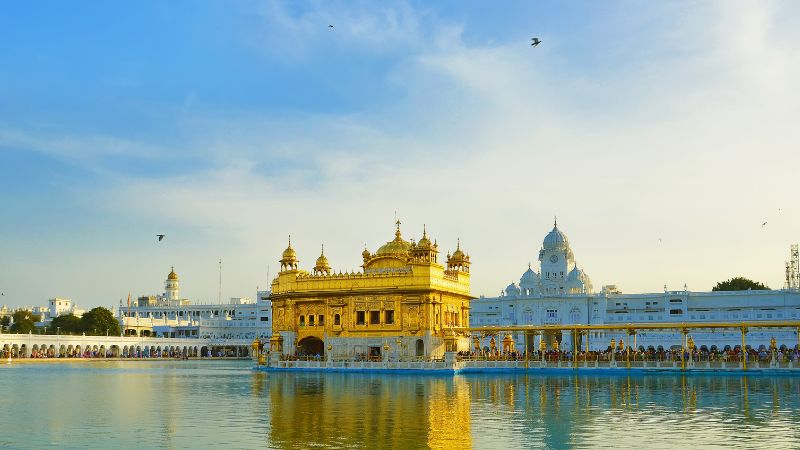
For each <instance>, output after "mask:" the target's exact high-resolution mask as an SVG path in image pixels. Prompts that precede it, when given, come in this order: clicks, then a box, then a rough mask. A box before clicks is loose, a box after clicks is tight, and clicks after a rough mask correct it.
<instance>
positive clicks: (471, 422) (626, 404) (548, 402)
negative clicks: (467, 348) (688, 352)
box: [253, 373, 800, 448]
mask: <svg viewBox="0 0 800 450" xmlns="http://www.w3.org/2000/svg"><path fill="white" fill-rule="evenodd" d="M261 376H262V377H264V378H260V379H259V380H260V381H254V384H253V387H254V390H255V391H254V392H257V393H258V394H259V396H261V395H264V396H268V397H269V401H268V404H269V410H270V411H271V413H269V414H270V415H269V427H268V428H269V431H268V435H269V439H268V440H269V443H270V444H271V445H272V446H275V447H297V448H305V447H310V446H313V445H318V444H322V445H328V446H352V445H357V446H358V447H363V448H382V447H386V446H393V447H398V448H456V447H458V448H470V447H475V448H487V447H491V448H501V447H519V446H520V445H523V444H524V445H525V446H531V447H537V448H538V447H541V448H571V447H593V446H596V445H597V444H598V442H601V441H598V439H600V436H602V435H603V433H606V434H607V435H609V436H613V437H614V439H615V441H614V442H615V443H618V444H619V446H620V447H623V448H625V447H635V446H637V444H640V443H641V442H642V440H643V439H648V436H649V435H650V433H653V430H654V429H662V425H663V426H668V424H685V421H686V420H687V418H691V417H695V416H703V417H710V418H711V420H713V421H714V424H713V426H712V425H709V426H707V427H706V426H704V427H697V429H695V427H688V428H686V427H684V428H682V429H683V430H684V431H683V433H686V434H687V439H690V440H691V439H697V440H699V441H698V442H700V441H702V442H706V443H708V442H713V439H712V436H714V435H715V433H719V432H721V431H723V430H728V431H730V430H729V427H734V428H736V429H739V428H746V429H748V430H756V431H757V430H765V429H769V427H770V426H773V425H774V418H775V417H784V418H787V417H794V416H795V415H796V414H795V413H794V411H793V409H792V408H791V407H787V406H786V405H787V404H788V405H791V404H792V402H793V401H794V400H793V399H792V396H794V395H796V394H797V392H798V390H799V389H800V383H798V382H797V380H795V379H792V378H789V377H787V378H768V377H713V376H709V377H700V376H688V377H681V376H667V377H660V376H659V377H656V376H653V377H641V376H630V377H629V376H568V375H567V376H531V375H498V374H493V375H458V376H455V377H441V378H440V377H424V378H422V377H420V378H418V377H411V376H406V375H400V376H387V375H366V374H349V375H345V374H324V373H281V374H261ZM262 389H263V391H262ZM765 411H769V413H768V414H764V412H765ZM792 420H794V419H792ZM681 426H682V425H681ZM648 430H649V431H648ZM687 430H688V431H687ZM754 432H755V431H754ZM698 433H699V434H698ZM709 439H712V440H711V441H709Z"/></svg>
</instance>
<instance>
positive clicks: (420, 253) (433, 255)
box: [411, 225, 438, 263]
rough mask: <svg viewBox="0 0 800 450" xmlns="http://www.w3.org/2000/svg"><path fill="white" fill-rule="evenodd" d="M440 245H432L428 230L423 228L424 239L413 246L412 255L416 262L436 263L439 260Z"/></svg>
mask: <svg viewBox="0 0 800 450" xmlns="http://www.w3.org/2000/svg"><path fill="white" fill-rule="evenodd" d="M437 247H438V245H436V244H433V243H431V241H430V239H428V230H427V228H426V226H425V225H423V226H422V238H421V239H420V240H419V242H417V245H415V246H413V248H412V250H411V254H412V256H413V258H414V261H415V262H426V263H435V262H436V260H437V253H438V251H437Z"/></svg>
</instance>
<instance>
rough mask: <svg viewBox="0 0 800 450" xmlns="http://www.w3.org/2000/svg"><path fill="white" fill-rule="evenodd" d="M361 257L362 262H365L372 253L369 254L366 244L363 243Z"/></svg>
mask: <svg viewBox="0 0 800 450" xmlns="http://www.w3.org/2000/svg"><path fill="white" fill-rule="evenodd" d="M361 257H362V258H364V263H365V264H366V262H367V261H369V259H370V258H371V257H372V255H370V253H369V250H367V244H364V251H363V252H361Z"/></svg>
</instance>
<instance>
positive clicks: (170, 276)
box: [167, 266, 178, 281]
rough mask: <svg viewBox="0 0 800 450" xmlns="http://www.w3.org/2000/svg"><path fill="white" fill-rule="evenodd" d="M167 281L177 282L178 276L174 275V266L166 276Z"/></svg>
mask: <svg viewBox="0 0 800 450" xmlns="http://www.w3.org/2000/svg"><path fill="white" fill-rule="evenodd" d="M167 279H168V280H175V281H178V274H177V273H175V266H172V270H171V271H170V272H169V275H167Z"/></svg>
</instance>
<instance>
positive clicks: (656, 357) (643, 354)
mask: <svg viewBox="0 0 800 450" xmlns="http://www.w3.org/2000/svg"><path fill="white" fill-rule="evenodd" d="M612 354H613V355H614V359H615V360H616V361H680V360H681V359H682V358H683V359H684V360H688V359H689V358H690V356H691V358H692V359H693V360H694V361H711V362H739V361H741V359H742V356H743V355H746V358H747V361H759V362H769V361H770V360H771V358H772V354H771V351H770V349H769V348H768V347H767V346H765V345H761V346H759V347H758V348H753V347H751V346H749V345H748V346H746V351H745V352H743V351H742V348H741V346H739V345H736V346H729V345H727V346H725V347H724V348H722V349H719V348H718V347H717V346H714V345H712V346H711V347H706V346H705V345H702V346H699V347H695V348H693V349H692V350H691V351H690V350H689V349H688V348H681V346H679V345H677V346H673V347H671V348H669V349H665V348H663V347H662V346H658V347H657V348H656V347H653V346H648V347H647V348H645V347H644V346H639V347H638V348H632V347H626V348H617V349H614V350H613V351H612V349H611V346H609V347H607V348H606V350H603V351H589V352H586V351H580V352H578V354H577V355H574V354H573V353H572V351H570V350H553V349H550V350H546V351H544V353H542V352H541V351H535V350H529V351H528V354H527V358H526V355H525V351H524V350H518V349H515V350H511V351H500V350H498V349H494V350H492V349H489V348H484V349H483V350H481V351H479V352H478V351H469V352H466V351H462V352H458V356H459V358H460V359H487V360H511V361H514V360H525V359H528V360H537V361H538V360H541V358H542V357H544V359H545V360H546V361H559V360H560V361H572V360H573V359H577V360H578V361H610V360H611V359H612ZM681 354H683V356H681ZM775 358H776V360H777V361H778V362H780V363H788V362H793V363H797V362H798V361H800V346H797V345H795V347H794V348H789V347H787V346H786V345H781V346H780V347H777V348H776V349H775Z"/></svg>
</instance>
